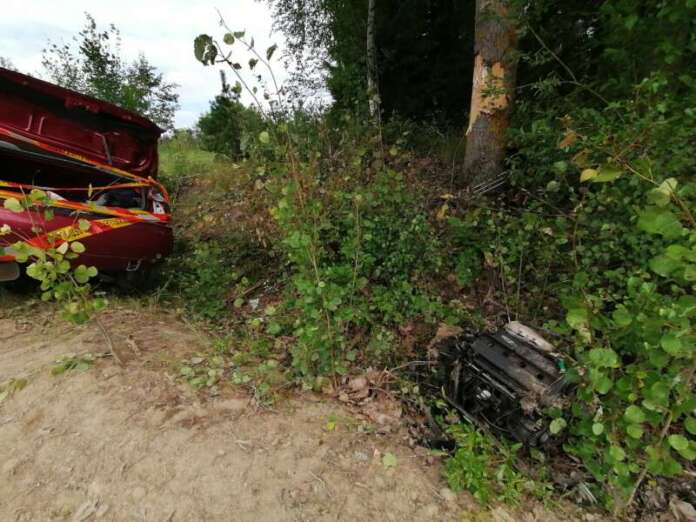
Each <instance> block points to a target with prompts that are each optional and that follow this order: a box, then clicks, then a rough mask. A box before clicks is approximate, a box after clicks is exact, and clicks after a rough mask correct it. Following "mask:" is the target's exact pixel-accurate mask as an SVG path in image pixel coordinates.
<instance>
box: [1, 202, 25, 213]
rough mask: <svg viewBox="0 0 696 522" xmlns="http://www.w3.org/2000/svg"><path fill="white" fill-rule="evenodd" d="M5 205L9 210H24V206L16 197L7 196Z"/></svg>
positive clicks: (16, 211)
mask: <svg viewBox="0 0 696 522" xmlns="http://www.w3.org/2000/svg"><path fill="white" fill-rule="evenodd" d="M3 206H4V207H5V208H6V209H7V210H9V211H10V212H14V213H19V212H24V208H23V207H22V204H21V203H20V202H19V200H18V199H15V198H7V199H6V200H5V203H4V204H3Z"/></svg>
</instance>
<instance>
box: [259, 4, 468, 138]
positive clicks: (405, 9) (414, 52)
mask: <svg viewBox="0 0 696 522" xmlns="http://www.w3.org/2000/svg"><path fill="white" fill-rule="evenodd" d="M267 2H268V3H269V4H270V6H271V9H272V13H273V20H274V27H275V28H276V29H277V30H279V31H281V32H282V33H283V34H284V35H285V57H286V59H287V61H288V62H289V63H290V65H291V66H292V67H291V70H292V71H293V72H294V73H295V74H293V75H292V76H291V78H290V79H291V86H292V85H300V87H301V88H300V89H298V90H300V91H302V92H306V93H308V95H311V94H312V93H313V92H316V91H317V89H318V88H319V87H321V86H323V85H325V86H326V87H327V88H328V90H329V92H330V93H331V95H332V96H333V99H334V107H336V108H337V109H348V110H353V109H355V107H356V104H358V105H359V106H360V107H361V108H365V109H367V108H368V107H369V97H368V95H367V93H368V92H370V91H373V92H374V91H375V90H377V91H378V92H379V97H380V102H381V107H382V113H383V115H384V116H385V117H386V118H387V119H388V118H389V117H391V116H392V115H394V114H398V115H399V116H402V117H407V118H410V119H413V120H420V121H428V122H432V121H434V120H435V121H440V122H443V123H450V124H458V125H461V124H464V122H465V117H466V114H467V105H468V102H469V99H470V97H471V72H472V69H473V53H472V49H473V37H474V14H475V9H474V3H475V0H379V1H376V0H375V1H374V2H373V4H372V7H373V18H372V21H373V22H374V30H373V31H372V35H374V44H375V45H374V55H373V56H372V58H373V59H374V62H373V63H374V65H375V67H374V70H371V71H370V72H371V73H373V72H374V73H376V75H373V74H370V75H368V65H369V63H370V61H371V60H372V58H370V56H368V53H366V46H365V43H366V39H367V33H368V25H369V21H370V20H371V18H370V14H369V11H370V9H369V8H370V1H369V0H304V1H302V2H298V1H297V0H267ZM375 76H376V78H377V82H376V84H377V89H370V88H369V87H368V85H367V83H368V78H369V77H373V78H374V77H375Z"/></svg>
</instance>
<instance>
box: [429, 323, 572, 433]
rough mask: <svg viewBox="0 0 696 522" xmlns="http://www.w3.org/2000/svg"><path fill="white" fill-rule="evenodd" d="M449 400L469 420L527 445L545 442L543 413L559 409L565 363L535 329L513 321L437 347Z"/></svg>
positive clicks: (562, 395) (561, 402) (546, 427)
mask: <svg viewBox="0 0 696 522" xmlns="http://www.w3.org/2000/svg"><path fill="white" fill-rule="evenodd" d="M439 357H440V362H441V364H442V365H443V369H444V371H445V373H446V384H445V386H444V393H445V397H446V398H447V400H448V401H449V402H450V403H451V404H452V405H453V406H454V407H455V408H457V410H459V411H460V412H461V413H462V415H464V416H465V417H466V418H467V419H468V420H469V421H471V422H474V423H477V424H481V423H482V424H484V425H485V426H486V427H487V428H488V429H490V430H491V431H493V432H494V433H496V434H499V435H503V436H505V437H507V438H509V439H513V440H516V441H519V442H521V443H523V444H525V445H528V446H532V447H538V446H543V445H544V444H546V443H547V442H548V440H549V431H548V426H549V421H548V417H547V416H546V415H544V414H543V411H544V410H545V409H547V408H550V407H562V406H563V402H564V401H563V399H564V396H565V392H566V391H567V389H568V383H567V381H566V379H565V375H564V366H563V359H562V358H561V356H560V355H559V354H558V353H557V352H556V351H555V350H554V347H553V346H552V345H551V344H550V343H548V341H546V340H545V339H544V338H542V337H541V336H540V335H539V334H538V333H536V332H535V331H534V330H532V329H530V328H528V327H526V326H524V325H522V324H520V323H518V322H511V323H509V324H508V325H506V326H505V327H504V328H502V329H501V330H499V331H498V332H496V333H494V334H484V335H479V336H476V337H466V336H464V337H457V338H454V339H450V340H449V341H448V342H447V343H446V345H445V346H444V347H442V348H441V349H440V354H439Z"/></svg>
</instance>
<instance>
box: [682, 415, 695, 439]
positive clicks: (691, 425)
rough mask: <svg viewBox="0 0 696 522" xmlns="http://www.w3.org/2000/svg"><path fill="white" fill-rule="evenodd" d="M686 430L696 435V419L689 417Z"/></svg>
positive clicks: (685, 422)
mask: <svg viewBox="0 0 696 522" xmlns="http://www.w3.org/2000/svg"><path fill="white" fill-rule="evenodd" d="M684 428H685V429H686V431H688V432H689V433H691V434H692V435H696V419H694V418H693V417H691V416H689V417H687V418H686V420H685V421H684Z"/></svg>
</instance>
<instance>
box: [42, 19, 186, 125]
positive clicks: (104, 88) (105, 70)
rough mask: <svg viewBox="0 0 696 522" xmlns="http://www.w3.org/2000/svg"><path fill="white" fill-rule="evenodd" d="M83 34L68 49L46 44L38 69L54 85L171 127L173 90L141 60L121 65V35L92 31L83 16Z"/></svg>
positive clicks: (174, 105) (112, 30) (111, 28)
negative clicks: (43, 72) (44, 73)
mask: <svg viewBox="0 0 696 522" xmlns="http://www.w3.org/2000/svg"><path fill="white" fill-rule="evenodd" d="M85 16H86V18H87V21H86V23H85V26H84V28H83V29H82V31H80V32H79V33H78V34H77V36H75V37H73V40H72V42H71V43H64V44H61V45H58V44H56V43H54V42H51V41H49V42H48V45H47V47H46V48H45V49H44V50H43V55H42V60H41V63H42V65H43V68H44V70H45V72H46V75H47V76H48V78H49V79H50V80H51V81H53V82H54V83H56V84H58V85H61V86H63V87H67V88H70V89H74V90H76V91H79V92H82V93H84V94H88V95H90V96H94V97H95V98H99V99H101V100H104V101H108V102H111V103H114V104H116V105H119V106H121V107H123V108H125V109H129V110H132V111H135V112H137V113H139V114H142V115H143V116H145V117H147V118H150V119H151V120H152V121H154V122H155V123H157V124H158V125H159V126H161V127H163V128H165V129H172V128H173V127H174V113H175V112H176V110H177V109H178V107H179V104H178V101H179V95H178V94H177V93H176V88H177V85H176V84H174V83H169V82H166V81H165V80H164V77H163V76H162V74H161V73H160V72H158V71H157V68H156V67H154V66H153V65H151V64H150V63H149V61H148V60H147V58H146V57H145V56H144V55H143V54H141V55H140V56H139V57H138V58H137V59H136V60H134V61H132V62H130V63H129V62H127V61H125V59H124V58H123V57H122V56H121V34H120V32H119V30H118V29H117V28H116V26H114V25H113V24H111V25H109V26H108V28H107V29H106V30H101V29H99V28H98V27H97V24H96V22H95V20H94V18H93V17H92V16H91V15H90V14H89V13H85Z"/></svg>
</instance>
